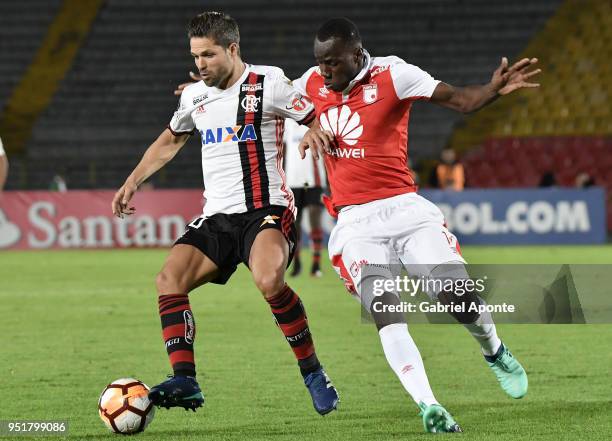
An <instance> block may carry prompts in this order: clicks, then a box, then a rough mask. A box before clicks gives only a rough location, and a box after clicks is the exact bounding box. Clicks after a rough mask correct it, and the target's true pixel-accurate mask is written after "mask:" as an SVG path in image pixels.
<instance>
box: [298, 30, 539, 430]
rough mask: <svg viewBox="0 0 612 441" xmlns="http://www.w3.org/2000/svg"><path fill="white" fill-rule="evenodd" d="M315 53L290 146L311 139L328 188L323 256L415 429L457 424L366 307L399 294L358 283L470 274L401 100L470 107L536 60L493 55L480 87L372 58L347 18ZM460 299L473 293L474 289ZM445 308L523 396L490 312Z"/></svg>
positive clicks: (385, 320)
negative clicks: (410, 159) (358, 310)
mask: <svg viewBox="0 0 612 441" xmlns="http://www.w3.org/2000/svg"><path fill="white" fill-rule="evenodd" d="M314 55H315V59H316V61H317V63H318V66H316V67H312V68H311V69H309V70H308V71H307V72H306V73H305V74H304V75H303V76H302V77H301V78H299V79H298V80H296V81H294V82H293V84H294V86H295V87H296V88H297V90H298V91H300V92H301V93H302V94H304V95H306V96H308V97H309V98H310V99H311V100H312V102H313V103H314V106H315V111H316V114H317V117H318V120H319V124H320V127H318V126H313V127H311V128H310V129H309V131H308V132H307V133H306V135H305V136H304V138H303V141H302V143H301V144H300V151H301V154H302V157H304V155H305V150H306V149H307V148H310V149H311V151H312V154H313V156H314V157H315V158H318V157H319V155H323V156H324V159H325V166H326V170H327V174H328V179H329V183H330V188H331V200H328V201H327V205H328V209H330V211H331V212H332V213H333V214H335V215H337V217H338V222H337V225H336V226H335V228H334V230H333V231H332V233H331V237H330V240H329V255H330V258H331V261H332V264H333V265H334V268H335V269H336V271H337V272H338V274H339V275H340V277H341V278H342V279H343V280H344V282H345V285H346V287H347V288H348V289H349V291H350V292H351V293H352V294H354V295H355V296H356V297H357V298H358V299H359V300H360V301H361V303H362V305H363V306H364V307H365V308H366V309H367V310H369V311H370V312H371V313H372V316H373V318H374V321H375V322H376V324H377V327H378V331H379V335H380V339H381V343H382V346H383V350H384V353H385V356H386V358H387V361H388V362H389V365H390V366H391V368H392V369H393V371H394V372H395V373H396V375H397V376H398V378H399V379H400V381H401V383H402V385H403V386H404V388H405V389H406V391H407V392H408V393H409V394H410V395H411V396H412V398H413V399H414V401H415V402H416V403H417V405H418V406H419V408H420V409H421V413H422V417H423V424H424V427H425V430H426V431H428V432H458V431H461V428H460V427H459V425H458V424H457V423H456V422H455V420H454V419H453V417H452V416H451V415H450V414H449V412H447V411H446V410H445V409H444V408H443V407H442V406H441V405H440V404H439V403H438V401H437V400H436V398H435V396H434V394H433V392H432V390H431V388H430V385H429V382H428V379H427V375H426V373H425V369H424V366H423V361H422V358H421V355H420V353H419V350H418V348H417V347H416V345H415V343H414V341H413V340H412V338H411V336H410V334H409V332H408V327H407V324H406V321H405V317H404V316H403V315H402V314H399V313H395V314H393V313H390V314H384V313H380V311H379V310H380V308H378V309H376V308H372V306H373V305H374V304H375V303H377V302H378V304H380V303H383V304H390V305H394V304H398V303H399V297H398V293H397V292H396V291H392V292H385V293H384V294H382V295H381V296H376V297H375V296H374V294H373V292H372V290H371V289H368V286H371V284H370V285H368V284H367V282H368V278H371V277H373V278H382V279H390V278H393V277H394V276H395V275H394V274H393V271H394V270H393V268H397V267H400V268H401V266H403V267H404V268H405V269H406V271H407V272H408V273H409V274H411V275H414V276H422V277H430V278H434V279H438V280H444V281H447V280H451V281H453V280H458V279H459V280H461V279H467V278H469V275H468V274H467V271H466V270H465V266H464V264H465V260H464V259H463V257H462V256H461V252H460V248H459V245H458V243H457V239H456V238H455V236H454V235H453V234H452V233H451V232H450V231H448V229H447V228H446V226H445V224H444V218H443V215H442V213H441V212H440V210H439V209H438V208H437V207H436V206H435V205H434V204H432V203H431V202H429V201H427V200H426V199H424V198H423V197H421V196H419V195H418V194H417V193H416V190H417V187H416V185H415V182H414V181H413V179H412V174H411V172H410V170H409V169H408V167H407V166H406V163H407V161H406V160H407V139H408V118H409V114H410V107H411V105H412V103H413V102H414V101H416V100H427V101H430V102H433V103H436V104H438V105H441V106H444V107H447V108H450V109H453V110H457V111H460V112H464V113H469V112H474V111H476V110H478V109H480V108H482V107H483V106H485V105H487V104H489V103H491V102H493V101H494V100H495V99H497V98H498V97H500V96H502V95H507V94H509V93H511V92H513V91H514V90H517V89H521V88H529V87H537V86H538V84H535V83H531V82H529V78H531V77H532V76H534V75H536V74H537V73H539V71H540V70H539V69H535V70H532V69H531V66H533V65H534V64H535V63H536V62H537V59H535V58H533V59H528V58H525V59H522V60H520V61H518V62H517V63H515V64H513V65H512V66H508V60H507V59H506V58H503V59H502V61H501V64H500V65H499V67H498V68H497V69H496V70H495V72H494V73H493V75H492V77H491V81H490V82H489V83H488V84H485V85H475V86H467V87H453V86H451V85H449V84H446V83H443V82H440V81H437V80H435V79H434V78H432V76H431V75H429V74H428V73H427V72H425V71H423V70H422V69H420V68H419V67H417V66H414V65H411V64H408V63H406V62H405V61H404V60H402V59H400V58H398V57H395V56H388V57H372V56H370V54H368V52H367V51H366V50H365V49H364V48H363V46H362V43H361V38H360V35H359V31H358V29H357V27H356V26H355V24H354V23H352V22H351V21H350V20H348V19H345V18H337V19H332V20H329V21H327V22H326V23H325V24H323V25H322V26H321V28H320V29H319V31H318V32H317V35H316V38H315V42H314ZM368 264H370V265H373V266H372V267H373V268H374V270H371V267H370V266H368ZM394 264H395V265H394ZM366 266H368V274H364V272H365V267H366ZM395 271H397V270H395ZM444 286H447V285H444ZM428 294H429V295H430V296H431V297H432V299H433V300H435V301H438V300H439V301H440V302H442V303H445V304H450V303H451V302H453V301H460V300H461V299H459V298H458V297H457V296H456V295H455V293H454V292H452V291H444V290H439V291H437V292H436V291H435V290H434V291H432V292H428ZM375 300H376V301H375ZM463 301H464V302H468V303H470V304H472V303H475V302H480V303H482V302H483V301H482V299H480V298H478V297H475V296H474V295H471V296H469V297H466V298H464V299H463ZM466 309H468V308H466ZM453 316H455V318H456V319H457V320H458V321H459V322H460V323H462V324H463V325H464V326H465V327H466V328H467V330H468V331H469V332H470V333H471V334H472V335H473V336H474V338H475V339H476V340H477V341H478V343H479V344H480V346H481V349H482V352H483V355H484V358H485V360H486V362H487V363H488V365H489V367H490V368H491V369H492V370H493V372H494V373H495V375H496V376H497V379H498V380H499V382H500V385H501V386H502V388H503V389H504V391H505V392H506V393H508V394H509V395H510V396H511V397H513V398H521V397H523V396H524V395H525V394H526V392H527V384H528V383H527V375H526V373H525V370H524V369H523V367H522V366H521V365H520V363H519V362H518V361H517V360H516V359H515V358H514V357H513V356H512V354H511V353H510V352H509V351H508V348H507V347H506V346H505V345H504V344H502V342H501V340H500V339H499V337H498V336H497V332H496V329H495V324H494V323H493V320H492V318H491V316H490V314H488V313H482V314H479V313H478V312H466V311H463V312H455V313H453Z"/></svg>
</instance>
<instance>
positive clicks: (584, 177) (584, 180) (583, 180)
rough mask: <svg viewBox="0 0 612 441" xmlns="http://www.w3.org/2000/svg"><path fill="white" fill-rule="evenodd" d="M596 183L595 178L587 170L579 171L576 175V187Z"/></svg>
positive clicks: (587, 186) (590, 185) (589, 185)
mask: <svg viewBox="0 0 612 441" xmlns="http://www.w3.org/2000/svg"><path fill="white" fill-rule="evenodd" d="M594 185H595V179H593V177H592V176H591V175H589V174H588V173H586V172H582V173H578V176H576V188H589V187H592V186H594Z"/></svg>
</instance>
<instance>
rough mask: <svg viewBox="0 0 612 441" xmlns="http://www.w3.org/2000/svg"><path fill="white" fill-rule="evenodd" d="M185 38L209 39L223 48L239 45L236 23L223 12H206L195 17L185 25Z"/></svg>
mask: <svg viewBox="0 0 612 441" xmlns="http://www.w3.org/2000/svg"><path fill="white" fill-rule="evenodd" d="M187 36H188V37H189V38H193V37H205V38H210V39H211V40H214V41H215V43H217V44H218V45H219V46H222V47H225V48H227V47H229V45H230V44H232V43H236V44H240V32H239V30H238V23H236V20H234V19H233V18H232V17H230V16H229V15H227V14H224V13H223V12H214V11H207V12H203V13H202V14H198V15H196V16H195V17H193V18H192V19H191V21H190V22H189V25H187Z"/></svg>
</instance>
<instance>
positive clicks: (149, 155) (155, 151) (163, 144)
mask: <svg viewBox="0 0 612 441" xmlns="http://www.w3.org/2000/svg"><path fill="white" fill-rule="evenodd" d="M188 139H189V135H178V136H175V135H173V134H172V132H171V131H170V130H169V129H166V130H164V131H163V132H162V134H161V135H159V137H158V138H157V139H156V140H155V141H154V142H153V144H151V145H150V146H149V148H148V149H147V150H146V152H145V153H144V155H143V156H142V159H141V160H140V162H139V163H138V165H137V166H136V168H134V170H133V171H132V173H131V174H130V176H128V178H127V179H126V183H128V182H129V183H130V184H133V185H135V186H136V187H138V186H140V184H142V183H143V182H144V181H146V180H147V179H148V178H149V177H150V176H151V175H153V174H154V173H155V172H156V171H158V170H159V169H160V168H162V167H163V166H164V165H166V164H167V163H168V162H169V161H170V160H171V159H172V158H174V156H175V155H176V154H177V153H178V151H179V150H180V149H181V148H182V147H183V146H184V145H185V143H186V142H187V140H188Z"/></svg>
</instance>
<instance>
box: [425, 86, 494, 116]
mask: <svg viewBox="0 0 612 441" xmlns="http://www.w3.org/2000/svg"><path fill="white" fill-rule="evenodd" d="M498 97H499V93H498V92H497V90H496V88H495V87H494V86H493V85H492V84H491V83H487V84H484V85H478V86H465V87H454V86H451V85H450V84H446V83H440V84H439V85H438V87H436V90H435V91H434V93H433V95H432V96H431V99H430V101H432V102H434V103H437V104H440V105H441V106H444V107H447V108H449V109H452V110H456V111H458V112H461V113H471V112H476V111H477V110H479V109H481V108H483V107H484V106H486V105H487V104H490V103H492V102H493V101H495V100H496V99H497V98H498Z"/></svg>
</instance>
